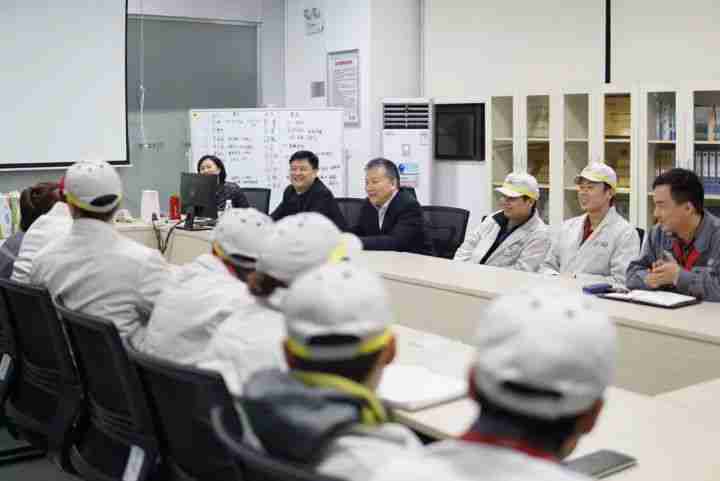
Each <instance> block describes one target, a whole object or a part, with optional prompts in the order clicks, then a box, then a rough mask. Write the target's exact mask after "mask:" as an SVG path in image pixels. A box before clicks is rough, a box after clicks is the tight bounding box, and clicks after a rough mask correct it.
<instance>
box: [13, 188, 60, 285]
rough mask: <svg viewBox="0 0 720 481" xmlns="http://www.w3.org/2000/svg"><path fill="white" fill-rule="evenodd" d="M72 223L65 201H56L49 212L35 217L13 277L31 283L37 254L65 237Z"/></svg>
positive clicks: (21, 245)
mask: <svg viewBox="0 0 720 481" xmlns="http://www.w3.org/2000/svg"><path fill="white" fill-rule="evenodd" d="M72 224H73V218H72V215H71V214H70V208H69V207H68V206H67V204H66V203H65V202H56V203H55V205H54V206H53V207H52V209H50V210H49V211H48V213H47V214H43V215H41V216H40V217H38V218H37V219H35V222H33V223H32V225H31V226H30V228H29V229H28V231H27V232H26V233H25V236H24V237H23V241H22V244H20V251H19V252H18V256H17V259H15V264H14V265H13V273H12V277H11V279H12V280H14V281H17V282H23V283H25V284H27V283H29V282H30V271H31V270H32V265H33V259H35V256H37V255H38V253H39V252H40V251H41V250H43V249H44V248H45V247H47V246H48V244H50V243H51V242H54V241H56V240H58V239H62V238H63V237H65V236H66V235H67V234H68V233H69V232H70V228H71V227H72Z"/></svg>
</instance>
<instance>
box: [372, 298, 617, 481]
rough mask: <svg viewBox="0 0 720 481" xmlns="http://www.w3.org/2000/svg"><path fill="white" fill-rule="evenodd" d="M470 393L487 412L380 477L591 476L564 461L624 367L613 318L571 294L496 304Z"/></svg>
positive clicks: (415, 480) (389, 480) (424, 480)
mask: <svg viewBox="0 0 720 481" xmlns="http://www.w3.org/2000/svg"><path fill="white" fill-rule="evenodd" d="M476 343H477V348H478V352H477V357H476V358H475V361H474V362H473V363H472V365H471V368H470V375H469V381H470V387H469V391H470V395H471V397H472V398H473V399H474V400H475V401H477V403H478V404H479V405H480V406H481V407H482V412H481V414H480V416H479V417H478V418H477V420H476V421H475V423H474V424H473V425H472V426H471V427H470V429H469V430H468V432H467V433H466V434H464V435H463V436H461V437H460V438H459V439H456V440H451V441H443V442H439V443H435V444H432V445H429V446H427V448H425V449H424V450H423V452H422V453H421V454H420V455H419V456H412V457H410V456H396V457H395V459H394V460H393V461H391V462H390V463H389V464H388V465H386V466H380V467H379V468H378V470H377V472H378V475H377V476H376V477H373V478H371V479H372V480H373V481H430V480H433V481H436V480H443V481H470V480H472V481H481V480H496V479H497V480H545V479H547V480H551V479H552V480H557V481H561V480H567V481H571V480H574V481H582V480H588V481H589V478H586V477H584V476H582V475H579V474H577V473H575V472H572V471H570V470H569V469H567V468H565V467H563V466H562V465H561V464H560V461H561V460H562V459H563V458H565V457H566V456H568V455H569V454H570V453H571V452H572V451H573V450H574V449H575V447H576V445H577V443H578V441H579V440H580V438H582V437H583V436H584V435H585V434H588V433H589V432H591V431H592V429H593V428H594V426H595V422H596V420H597V418H598V415H599V414H600V412H601V410H602V408H603V393H604V391H605V388H606V387H607V386H608V385H610V383H611V382H612V378H613V373H614V369H615V356H616V351H617V340H616V331H615V327H614V325H613V324H612V322H610V320H609V319H608V317H607V315H605V314H603V313H600V312H595V311H592V310H590V308H589V307H588V300H587V299H584V298H583V297H582V296H581V295H577V294H571V293H569V292H568V291H556V290H553V289H551V290H550V291H548V290H547V289H542V288H535V289H533V290H530V291H526V292H519V293H515V294H509V295H506V296H503V297H500V298H499V299H497V300H495V301H493V302H492V304H491V305H490V307H489V308H488V311H487V312H486V313H485V314H484V317H483V322H482V323H481V326H479V328H478V331H477V337H476Z"/></svg>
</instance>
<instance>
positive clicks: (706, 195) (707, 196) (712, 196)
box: [705, 194, 720, 200]
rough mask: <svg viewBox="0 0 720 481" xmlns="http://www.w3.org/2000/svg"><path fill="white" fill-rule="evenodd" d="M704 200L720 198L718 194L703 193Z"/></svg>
mask: <svg viewBox="0 0 720 481" xmlns="http://www.w3.org/2000/svg"><path fill="white" fill-rule="evenodd" d="M705 200H720V194H705Z"/></svg>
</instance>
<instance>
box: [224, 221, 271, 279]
mask: <svg viewBox="0 0 720 481" xmlns="http://www.w3.org/2000/svg"><path fill="white" fill-rule="evenodd" d="M272 223H273V221H272V219H271V218H270V217H269V216H267V215H265V214H263V213H262V212H260V211H258V210H256V209H253V208H247V209H230V210H229V211H227V212H226V213H225V215H223V216H222V218H221V219H220V220H219V221H218V223H217V225H216V226H215V230H214V231H213V248H214V249H215V251H216V252H217V253H218V254H219V255H220V256H221V257H223V258H224V259H227V260H228V261H230V262H232V263H236V264H238V265H241V266H243V267H254V262H252V263H251V264H252V265H250V264H248V265H244V262H243V261H241V260H239V259H234V257H235V256H241V257H245V258H250V259H254V260H257V258H258V257H260V251H261V250H262V249H263V247H264V245H265V242H266V240H267V238H268V237H269V236H270V233H271V231H272Z"/></svg>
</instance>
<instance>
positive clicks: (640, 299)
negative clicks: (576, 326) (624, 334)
mask: <svg viewBox="0 0 720 481" xmlns="http://www.w3.org/2000/svg"><path fill="white" fill-rule="evenodd" d="M598 297H602V298H603V299H611V300H615V301H625V302H634V303H636V304H647V305H650V306H657V307H665V308H673V307H683V306H689V305H692V304H697V303H699V302H700V300H698V299H697V298H695V297H692V296H686V295H683V294H678V293H676V292H667V291H642V290H634V291H630V292H627V293H622V292H613V293H610V294H601V295H600V296H598Z"/></svg>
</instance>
